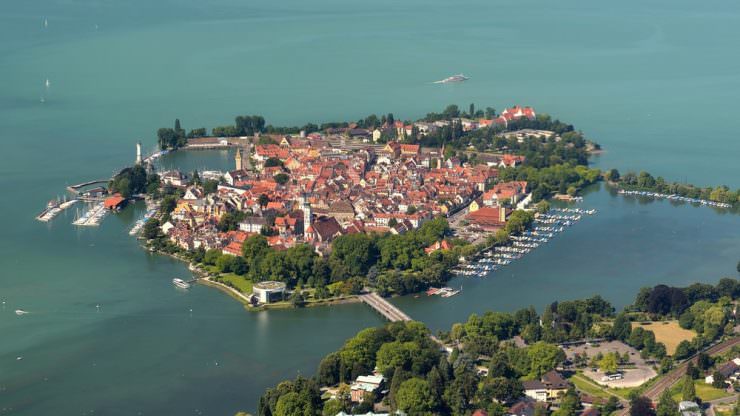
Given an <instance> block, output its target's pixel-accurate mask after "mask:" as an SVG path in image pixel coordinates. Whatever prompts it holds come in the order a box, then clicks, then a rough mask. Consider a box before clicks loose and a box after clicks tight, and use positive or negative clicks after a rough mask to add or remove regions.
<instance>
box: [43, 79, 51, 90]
mask: <svg viewBox="0 0 740 416" xmlns="http://www.w3.org/2000/svg"><path fill="white" fill-rule="evenodd" d="M44 85H45V86H46V88H49V87H50V86H51V82H49V78H46V82H44Z"/></svg>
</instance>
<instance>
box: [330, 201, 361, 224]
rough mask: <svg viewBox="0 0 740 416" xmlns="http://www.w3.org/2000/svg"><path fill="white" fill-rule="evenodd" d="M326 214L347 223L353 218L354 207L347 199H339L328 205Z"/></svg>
mask: <svg viewBox="0 0 740 416" xmlns="http://www.w3.org/2000/svg"><path fill="white" fill-rule="evenodd" d="M328 215H329V216H330V217H334V218H336V219H337V220H338V221H340V222H345V223H347V222H351V221H352V220H354V219H355V209H354V207H353V206H352V204H351V203H349V202H348V201H345V200H340V201H336V202H334V203H332V204H331V205H330V206H329V211H328Z"/></svg>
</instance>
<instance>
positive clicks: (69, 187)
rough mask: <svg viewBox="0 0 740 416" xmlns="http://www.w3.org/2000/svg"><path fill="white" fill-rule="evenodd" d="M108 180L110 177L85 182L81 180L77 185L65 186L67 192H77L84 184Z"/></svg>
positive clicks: (88, 184)
mask: <svg viewBox="0 0 740 416" xmlns="http://www.w3.org/2000/svg"><path fill="white" fill-rule="evenodd" d="M108 182H110V179H98V180H94V181H87V182H83V183H78V184H77V185H70V186H68V187H67V190H68V191H69V192H72V193H73V194H78V193H79V192H80V189H82V188H84V187H86V186H90V185H95V184H99V183H108Z"/></svg>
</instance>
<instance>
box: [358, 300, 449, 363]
mask: <svg viewBox="0 0 740 416" xmlns="http://www.w3.org/2000/svg"><path fill="white" fill-rule="evenodd" d="M358 297H359V298H360V300H361V301H362V303H364V304H366V305H368V306H370V307H371V308H373V309H375V311H376V312H378V313H379V314H381V315H382V316H383V317H384V318H385V319H387V320H389V321H391V322H408V321H413V319H411V317H410V316H408V315H406V313H405V312H404V311H402V310H400V309H398V308H397V307H396V306H395V305H393V304H392V303H390V302H388V301H387V300H385V299H383V298H382V297H380V295H378V294H377V293H375V292H370V293H367V294H364V295H360V296H358ZM429 338H430V339H431V340H432V341H434V342H436V343H437V344H439V346H440V347H441V348H443V349H444V348H445V344H444V342H442V340H441V339H439V338H437V337H436V336H434V335H432V334H429Z"/></svg>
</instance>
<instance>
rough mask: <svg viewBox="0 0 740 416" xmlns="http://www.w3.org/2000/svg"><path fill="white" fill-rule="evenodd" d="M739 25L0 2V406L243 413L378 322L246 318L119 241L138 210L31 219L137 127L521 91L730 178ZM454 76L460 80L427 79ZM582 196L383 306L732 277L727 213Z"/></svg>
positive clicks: (255, 6) (705, 6)
mask: <svg viewBox="0 0 740 416" xmlns="http://www.w3.org/2000/svg"><path fill="white" fill-rule="evenodd" d="M739 17H740V4H738V3H733V2H720V1H710V2H704V3H696V2H689V1H686V0H678V1H676V0H673V1H668V0H662V1H654V2H649V4H647V3H646V2H640V1H636V0H634V1H626V2H619V3H613V4H600V3H594V2H589V1H586V0H577V1H562V2H558V3H552V2H546V1H531V0H524V1H521V2H516V3H510V2H509V3H504V2H496V1H493V2H491V1H489V2H480V1H475V2H474V1H460V2H454V3H450V2H443V1H439V0H426V1H421V0H409V1H405V2H402V3H399V2H395V1H391V0H381V1H377V2H369V3H368V2H365V3H359V2H346V1H339V0H317V1H313V2H300V1H297V0H287V1H279V2H275V1H270V2H268V1H262V0H260V1H250V2H242V1H237V0H216V1H212V2H208V3H207V4H206V3H203V2H198V1H194V0H180V1H177V2H175V1H165V0H156V1H144V0H131V1H128V2H110V1H100V0H74V1H70V0H39V1H35V2H27V1H22V0H6V1H4V2H2V5H0V56H1V57H2V58H0V75H1V77H0V126H2V128H0V143H1V144H2V146H3V147H2V150H1V151H0V191H2V193H3V195H4V197H5V202H4V203H3V204H2V210H1V211H0V212H1V213H2V216H1V217H0V230H2V231H1V232H0V236H2V237H0V267H1V269H0V270H1V271H0V300H2V301H4V302H5V304H4V305H3V306H2V307H0V340H1V341H2V342H0V414H2V415H5V414H8V415H37V414H43V413H58V414H65V415H66V414H86V415H92V414H98V415H101V414H102V415H131V414H142V415H147V414H193V415H200V414H203V415H230V414H233V413H234V412H236V411H237V410H239V409H246V410H254V409H255V408H256V400H257V398H258V396H259V395H260V394H261V393H262V391H263V390H264V388H265V387H267V386H270V385H272V384H274V383H275V382H276V381H278V380H281V379H283V378H286V377H292V376H294V375H296V374H299V373H300V374H310V373H311V372H312V371H313V370H314V369H315V368H316V365H317V363H318V360H319V358H320V357H322V356H323V355H324V354H326V353H328V352H329V351H332V350H334V349H336V348H337V347H338V346H339V345H341V343H342V342H343V340H344V339H346V338H347V337H349V336H351V335H352V334H354V333H355V332H356V331H357V330H359V329H360V328H363V327H366V326H370V325H376V324H380V323H381V322H382V321H381V320H380V318H378V317H377V316H376V315H375V314H374V313H373V312H371V311H370V310H368V309H367V308H365V307H363V306H362V305H345V306H336V307H330V308H314V309H309V310H300V311H293V310H289V311H274V312H265V313H259V314H252V313H246V312H244V311H243V309H242V307H241V305H240V304H239V303H237V302H236V301H234V300H232V299H231V298H229V297H228V296H225V295H224V294H222V293H220V292H218V291H216V290H213V289H210V288H206V287H195V288H193V289H191V290H190V291H189V292H187V293H183V292H179V291H177V290H175V289H174V288H173V287H172V285H171V283H170V280H171V278H172V277H174V276H182V275H185V274H186V273H187V271H186V268H185V267H184V266H183V265H182V264H179V263H177V262H175V261H173V260H171V259H169V258H165V257H160V256H152V255H149V254H147V253H145V252H144V251H142V250H140V249H139V247H138V245H137V243H136V242H135V241H134V240H133V239H132V238H130V237H129V236H128V233H127V230H128V228H129V227H130V226H131V224H132V222H133V221H135V219H136V218H137V217H138V215H140V214H141V213H142V207H132V208H129V209H128V210H126V211H124V212H123V213H121V214H119V215H117V216H109V217H107V218H106V219H105V220H104V221H103V224H102V226H101V227H100V228H98V229H82V230H81V229H76V228H75V227H73V226H72V225H70V222H71V220H72V218H73V216H74V214H75V213H74V210H73V211H70V212H67V213H66V214H64V215H63V216H60V217H59V218H57V219H56V220H55V221H54V222H53V223H51V224H48V225H46V224H41V223H38V222H36V221H34V220H33V217H34V216H35V215H36V214H37V212H38V211H40V210H41V209H42V207H43V205H44V204H45V203H46V201H47V200H49V199H51V198H52V197H54V196H56V195H61V194H62V193H63V192H64V186H65V185H68V184H72V183H77V182H80V181H83V180H88V179H99V178H105V177H108V176H110V174H111V173H112V172H113V171H114V170H115V169H117V168H120V167H122V166H124V165H126V164H129V163H130V162H131V161H132V160H133V157H134V143H135V142H136V141H137V140H142V141H143V143H144V144H145V147H146V148H147V149H153V148H154V146H155V141H156V140H155V137H154V134H153V132H154V131H155V130H156V128H158V127H161V126H169V125H171V124H172V122H173V120H174V118H175V117H179V118H180V119H181V120H182V124H183V126H184V127H185V128H193V127H200V126H208V127H210V126H213V125H219V124H226V123H230V122H231V121H232V120H233V116H235V115H237V114H262V115H264V116H265V117H266V118H267V120H268V122H272V123H275V124H303V123H305V122H308V121H315V122H320V121H328V120H345V119H357V118H360V117H364V116H365V115H367V114H369V113H379V114H380V113H386V112H393V113H394V114H395V115H396V118H404V119H412V118H417V117H419V116H421V115H423V114H424V113H426V112H428V111H437V110H439V109H441V108H443V107H444V106H445V105H447V104H449V103H457V104H459V105H460V106H461V107H464V108H467V105H468V104H469V103H470V102H474V103H476V104H477V105H478V106H480V107H484V106H486V105H491V106H493V107H495V108H497V109H501V108H503V107H504V106H507V105H512V104H517V103H518V104H523V105H533V106H535V108H536V109H538V110H539V111H544V112H549V113H551V114H553V115H555V116H557V117H560V118H561V119H563V120H566V121H568V122H571V123H573V124H575V125H576V126H577V127H578V128H580V129H582V130H583V131H585V132H586V133H587V135H588V136H589V137H591V138H593V139H594V140H596V141H598V142H600V143H602V145H603V146H604V147H605V148H606V149H607V151H606V153H604V154H603V155H601V156H600V157H599V158H598V159H596V164H597V166H600V167H605V168H608V167H618V168H620V169H622V170H627V169H647V170H650V171H652V172H653V173H655V174H658V175H663V176H665V177H666V178H669V179H673V180H682V181H683V180H687V181H690V182H695V183H699V184H721V183H724V184H727V185H730V186H734V187H737V186H740V167H738V166H739V165H738V163H737V155H738V154H740V141H738V140H736V138H735V136H736V132H737V128H738V125H737V121H736V120H737V116H736V114H737V113H738V110H740V108H739V107H740V105H739V104H738V102H737V97H736V96H737V94H736V93H735V92H736V91H738V87H740V58H739V57H738V55H737V54H733V53H731V51H732V50H734V49H735V39H738V37H740V25H737V22H738V18H739ZM44 19H47V20H48V25H47V26H46V27H44V24H43V23H44ZM459 72H463V73H465V74H466V75H468V76H470V77H471V79H470V81H467V82H465V83H462V84H457V85H434V84H431V83H430V82H431V81H434V80H437V79H441V78H444V77H446V76H449V75H452V74H455V73H459ZM46 79H49V87H48V88H47V87H45V85H44V84H45V80H46ZM42 99H43V101H44V102H43V103H42V102H41V101H42ZM164 163H165V164H167V163H171V164H176V165H180V166H184V167H186V168H187V169H192V168H212V169H219V168H221V169H225V168H228V167H230V165H231V158H230V156H229V155H228V154H227V153H225V152H199V153H189V154H176V155H173V156H172V157H171V158H170V159H169V160H167V161H165V162H164ZM582 206H584V207H594V208H597V209H598V210H599V213H598V214H597V215H595V216H593V217H588V218H585V219H584V220H582V221H581V222H580V223H578V224H577V225H575V226H574V227H573V228H572V229H570V230H568V232H567V233H564V234H562V235H560V236H558V237H557V238H556V239H555V240H553V241H552V242H551V243H550V244H548V245H547V246H546V247H542V248H540V249H538V250H536V251H535V252H533V253H531V254H530V255H528V256H527V257H526V258H525V259H523V260H521V261H519V262H517V263H516V264H514V265H512V266H510V267H509V268H507V269H506V270H505V271H504V272H502V273H499V274H496V275H494V276H492V277H491V278H489V279H485V280H471V279H467V280H459V281H454V282H453V283H452V284H453V285H456V286H459V285H463V286H464V290H463V294H461V295H458V296H457V297H454V298H450V299H444V300H443V299H439V298H426V297H425V296H424V297H421V298H418V299H417V298H413V297H406V298H401V299H397V300H394V302H397V303H398V304H400V305H402V306H403V307H404V309H405V310H407V311H408V313H409V314H410V315H411V316H412V317H415V318H417V319H420V320H423V321H424V322H426V323H427V324H429V325H430V326H431V327H432V328H434V329H435V330H436V329H443V328H447V327H449V325H450V324H451V323H452V322H454V321H459V320H462V319H465V318H466V317H467V315H468V314H469V313H472V312H483V311H484V310H487V309H499V310H512V309H515V308H518V307H522V306H527V305H529V304H534V305H535V306H537V307H538V308H541V307H542V306H543V305H544V304H545V303H547V302H550V301H552V300H555V299H566V298H575V297H580V296H588V295H591V294H594V293H601V294H602V295H603V296H605V297H606V298H608V299H609V300H611V301H613V302H614V303H615V304H616V305H619V306H621V305H624V304H625V303H628V302H629V301H630V300H631V299H632V298H633V297H634V294H635V291H636V290H637V288H639V287H640V286H643V285H647V284H654V283H657V282H666V283H672V284H677V285H679V284H686V283H689V282H693V281H697V280H700V281H716V280H717V279H718V278H719V277H721V276H737V274H736V272H735V264H736V262H737V260H738V259H740V219H739V218H740V217H738V216H737V215H732V216H731V215H723V214H717V213H715V212H714V211H713V210H711V209H708V208H695V207H691V206H681V207H672V206H671V205H670V204H668V203H667V202H654V203H648V204H641V203H638V202H636V201H634V200H627V199H623V198H621V197H613V196H611V195H610V194H609V193H607V192H605V191H596V190H593V192H592V193H591V194H589V195H588V197H587V198H586V201H585V202H584V203H583V204H582ZM97 306H100V307H99V308H98V307H97ZM16 308H24V309H26V310H28V311H31V313H30V314H29V315H26V316H23V317H18V316H16V315H15V314H14V313H13V311H14V310H15V309H16ZM191 310H192V311H191ZM17 357H23V359H22V360H17Z"/></svg>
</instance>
